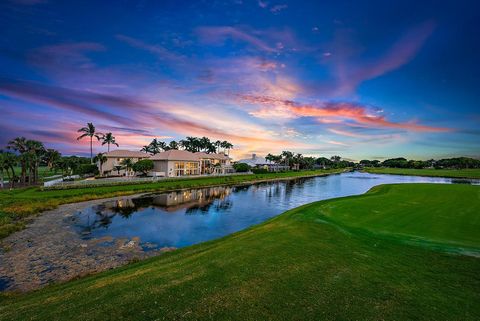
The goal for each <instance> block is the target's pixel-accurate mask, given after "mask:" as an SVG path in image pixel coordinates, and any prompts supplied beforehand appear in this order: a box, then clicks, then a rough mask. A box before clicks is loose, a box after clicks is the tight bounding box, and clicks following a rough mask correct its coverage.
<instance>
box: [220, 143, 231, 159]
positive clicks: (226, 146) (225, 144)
mask: <svg viewBox="0 0 480 321" xmlns="http://www.w3.org/2000/svg"><path fill="white" fill-rule="evenodd" d="M221 147H223V151H224V154H225V151H227V155H230V149H232V148H233V144H231V143H229V142H227V141H226V140H224V141H223V142H222V144H221Z"/></svg>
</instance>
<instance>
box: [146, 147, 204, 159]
mask: <svg viewBox="0 0 480 321" xmlns="http://www.w3.org/2000/svg"><path fill="white" fill-rule="evenodd" d="M150 159H151V160H153V161H155V160H180V161H197V162H198V161H199V157H198V155H195V153H191V152H187V151H186V150H177V149H171V150H168V151H166V152H161V153H158V154H156V155H153V156H152V157H150Z"/></svg>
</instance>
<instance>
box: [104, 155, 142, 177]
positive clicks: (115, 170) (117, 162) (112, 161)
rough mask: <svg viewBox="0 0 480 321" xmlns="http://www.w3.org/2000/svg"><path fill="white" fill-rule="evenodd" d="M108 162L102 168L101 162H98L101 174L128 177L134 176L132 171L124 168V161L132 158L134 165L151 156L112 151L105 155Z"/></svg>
mask: <svg viewBox="0 0 480 321" xmlns="http://www.w3.org/2000/svg"><path fill="white" fill-rule="evenodd" d="M103 155H104V156H105V157H106V158H107V161H106V162H105V163H103V164H102V165H101V166H100V162H97V167H98V170H99V171H100V172H101V173H100V174H102V175H103V174H110V173H111V174H112V175H126V176H132V175H134V174H135V173H133V172H132V171H131V170H130V171H128V172H127V169H126V168H125V167H124V166H122V161H123V160H124V159H127V158H130V159H131V160H132V163H136V162H138V161H139V160H142V159H145V158H149V157H150V155H149V154H146V153H143V152H136V151H132V150H124V149H117V150H112V151H110V152H108V153H105V154H103Z"/></svg>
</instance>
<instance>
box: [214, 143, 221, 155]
mask: <svg viewBox="0 0 480 321" xmlns="http://www.w3.org/2000/svg"><path fill="white" fill-rule="evenodd" d="M214 144H215V147H216V148H217V149H216V150H215V153H217V154H220V147H222V142H221V141H220V140H217V141H216V142H215V143H214Z"/></svg>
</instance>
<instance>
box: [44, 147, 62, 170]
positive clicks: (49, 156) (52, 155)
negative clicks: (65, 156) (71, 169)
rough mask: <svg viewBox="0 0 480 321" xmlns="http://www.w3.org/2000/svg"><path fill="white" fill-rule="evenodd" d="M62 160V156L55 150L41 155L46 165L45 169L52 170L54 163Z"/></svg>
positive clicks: (48, 150)
mask: <svg viewBox="0 0 480 321" xmlns="http://www.w3.org/2000/svg"><path fill="white" fill-rule="evenodd" d="M60 158H62V154H60V152H59V151H57V150H55V149H51V148H49V149H47V150H45V153H44V154H43V161H44V162H45V164H46V165H47V167H48V168H49V169H50V170H52V169H53V167H54V165H55V163H56V162H57V161H58V160H59V159H60Z"/></svg>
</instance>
